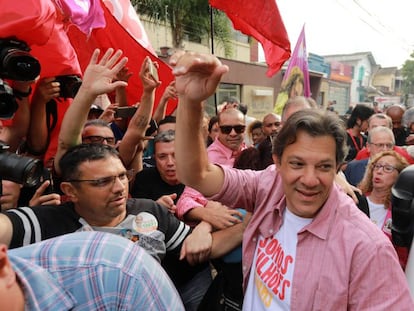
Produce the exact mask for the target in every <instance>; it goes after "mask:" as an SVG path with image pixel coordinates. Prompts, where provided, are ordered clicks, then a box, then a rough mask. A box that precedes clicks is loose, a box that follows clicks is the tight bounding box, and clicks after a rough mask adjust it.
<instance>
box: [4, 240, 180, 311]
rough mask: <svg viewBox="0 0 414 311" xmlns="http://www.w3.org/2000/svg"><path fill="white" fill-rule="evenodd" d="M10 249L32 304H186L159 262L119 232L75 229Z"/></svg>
mask: <svg viewBox="0 0 414 311" xmlns="http://www.w3.org/2000/svg"><path fill="white" fill-rule="evenodd" d="M8 255H9V258H10V261H11V263H12V266H13V268H14V270H15V271H16V274H17V276H18V279H19V281H20V284H21V286H22V288H23V291H24V294H25V301H26V309H27V310H54V311H55V310H56V311H57V310H72V309H73V310H88V311H89V310H184V307H183V305H182V302H181V299H180V297H179V295H178V293H177V291H176V289H175V287H174V285H173V284H172V282H171V280H170V279H169V278H168V276H167V274H166V273H165V272H164V270H163V269H162V267H161V266H160V265H159V264H158V262H157V261H156V260H154V259H153V258H152V257H151V256H150V255H148V254H147V253H146V252H145V251H144V250H143V249H142V248H140V247H139V246H138V245H136V244H134V243H131V242H130V241H128V240H127V239H125V238H122V237H119V236H116V235H114V234H108V233H101V232H78V233H71V234H66V235H64V236H61V237H58V238H54V239H49V240H46V241H43V242H40V243H35V244H32V245H30V246H25V247H21V248H16V249H13V250H9V251H8Z"/></svg>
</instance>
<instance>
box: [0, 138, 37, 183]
mask: <svg viewBox="0 0 414 311" xmlns="http://www.w3.org/2000/svg"><path fill="white" fill-rule="evenodd" d="M8 148H9V146H8V145H6V144H4V143H2V142H0V179H4V180H10V181H13V182H15V183H18V184H21V185H23V186H28V187H34V186H38V185H39V184H40V182H41V181H42V176H43V164H42V161H40V160H38V159H34V158H31V157H24V156H21V155H17V154H15V153H10V152H8V151H7V149H8Z"/></svg>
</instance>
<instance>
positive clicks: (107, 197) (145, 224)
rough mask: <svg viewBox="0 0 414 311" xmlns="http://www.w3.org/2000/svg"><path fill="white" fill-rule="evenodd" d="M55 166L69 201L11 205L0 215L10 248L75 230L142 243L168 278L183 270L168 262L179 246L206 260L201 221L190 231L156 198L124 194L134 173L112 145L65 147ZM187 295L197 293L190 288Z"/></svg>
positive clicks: (0, 231) (0, 239) (207, 242)
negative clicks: (12, 206)
mask: <svg viewBox="0 0 414 311" xmlns="http://www.w3.org/2000/svg"><path fill="white" fill-rule="evenodd" d="M59 165H60V167H61V168H62V183H61V189H62V191H63V192H64V193H65V195H66V196H67V197H68V198H69V201H70V202H66V203H65V204H63V205H53V206H38V207H33V208H28V207H23V208H18V209H10V210H8V211H7V212H6V213H4V214H0V243H4V244H6V245H9V246H10V247H11V248H15V247H20V246H23V245H27V244H31V243H35V242H39V241H41V240H44V239H48V238H52V237H55V236H58V235H63V234H66V233H70V232H75V231H102V232H109V233H113V234H117V235H120V236H123V237H125V238H128V239H129V240H131V241H134V242H136V243H137V244H138V245H140V246H142V247H143V248H144V249H145V250H146V251H147V252H148V253H149V254H150V255H152V256H153V257H154V258H156V259H157V260H158V261H161V263H162V264H163V266H164V268H165V269H166V271H167V273H168V274H169V275H170V277H172V275H174V274H175V273H181V274H185V273H184V272H187V271H178V272H177V271H176V267H172V266H171V265H170V262H171V261H174V260H175V262H177V261H178V259H179V258H180V252H181V250H182V248H185V249H186V250H188V252H189V253H188V254H187V255H186V258H187V261H188V262H189V264H196V263H199V261H200V260H201V261H202V260H203V259H207V257H206V256H208V254H209V250H210V247H211V236H210V234H209V232H210V231H211V229H210V227H209V226H204V224H200V226H198V227H197V228H194V229H193V231H192V230H191V229H190V227H189V226H187V225H186V224H184V223H183V222H181V221H179V220H178V219H177V218H176V217H175V216H174V215H172V214H171V213H170V212H168V210H167V209H166V208H164V207H161V206H160V205H159V204H157V203H156V202H155V201H153V200H149V199H131V198H128V188H129V181H130V179H131V177H132V176H133V172H130V171H127V170H126V169H125V167H124V165H123V163H122V161H121V159H120V158H119V155H118V152H117V151H116V150H115V149H114V148H113V147H111V146H108V145H105V144H81V145H77V146H74V147H72V148H71V149H69V150H68V152H67V153H66V154H65V155H64V156H63V157H62V158H61V161H60V163H59ZM191 233H194V235H193V234H191ZM187 238H189V239H187ZM183 262H186V261H183ZM172 279H173V278H172ZM173 281H174V279H173ZM175 285H176V286H177V283H175ZM207 286H208V285H207ZM204 292H205V291H204ZM204 292H202V293H201V297H199V299H200V300H201V298H202V296H203V295H204ZM180 294H181V293H180ZM190 294H192V295H190ZM189 295H190V296H191V297H196V292H195V289H194V287H193V288H192V291H191V293H189ZM183 302H184V304H185V303H186V301H185V300H184V298H183Z"/></svg>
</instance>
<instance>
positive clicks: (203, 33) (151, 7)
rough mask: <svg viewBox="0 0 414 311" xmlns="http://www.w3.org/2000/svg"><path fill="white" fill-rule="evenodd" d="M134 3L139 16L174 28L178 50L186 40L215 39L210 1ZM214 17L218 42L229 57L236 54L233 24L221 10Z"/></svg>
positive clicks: (142, 0) (141, 0)
mask: <svg viewBox="0 0 414 311" xmlns="http://www.w3.org/2000/svg"><path fill="white" fill-rule="evenodd" d="M131 3H132V4H133V5H134V6H135V8H136V10H137V12H138V13H139V14H144V15H146V16H148V17H149V18H150V20H152V21H159V22H167V23H168V24H169V25H170V26H171V36H172V42H173V47H174V48H182V47H183V41H184V39H185V38H186V37H188V39H189V40H191V41H194V42H199V43H201V42H202V40H203V39H206V38H210V36H211V27H210V19H211V18H210V7H209V5H208V0H131ZM213 14H214V15H213V16H214V18H213V29H214V41H215V42H217V43H219V44H222V45H223V48H224V51H225V55H226V56H227V57H229V56H231V54H232V48H231V44H230V40H231V38H232V27H231V24H230V21H229V20H228V18H227V17H226V15H225V14H224V13H223V12H221V11H218V10H213Z"/></svg>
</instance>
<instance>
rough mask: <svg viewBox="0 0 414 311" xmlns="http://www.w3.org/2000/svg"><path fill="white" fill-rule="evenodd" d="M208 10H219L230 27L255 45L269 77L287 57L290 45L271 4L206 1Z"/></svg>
mask: <svg viewBox="0 0 414 311" xmlns="http://www.w3.org/2000/svg"><path fill="white" fill-rule="evenodd" d="M209 3H210V5H211V6H213V7H215V8H217V9H219V10H222V11H223V12H225V13H226V14H227V16H228V17H229V18H230V19H231V21H232V22H233V27H234V28H235V29H237V30H240V31H241V32H243V33H244V34H246V35H249V36H252V37H254V38H255V39H256V40H257V41H259V42H260V43H261V44H262V46H263V50H264V53H265V58H266V62H267V65H268V67H269V69H268V71H267V75H268V76H269V77H271V76H272V75H274V74H275V73H276V72H278V71H279V70H280V68H281V67H282V66H283V64H284V63H285V61H286V60H288V59H289V57H290V52H291V51H290V42H289V38H288V35H287V32H286V29H285V25H284V24H283V21H282V17H281V16H280V13H279V9H278V8H277V5H276V1H275V0H261V1H252V0H209Z"/></svg>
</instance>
